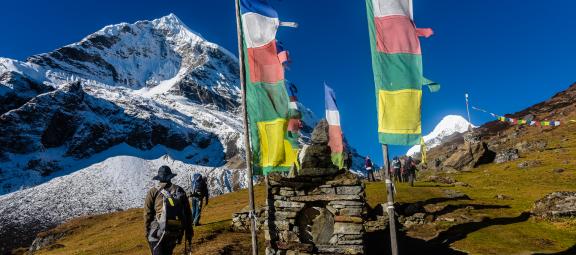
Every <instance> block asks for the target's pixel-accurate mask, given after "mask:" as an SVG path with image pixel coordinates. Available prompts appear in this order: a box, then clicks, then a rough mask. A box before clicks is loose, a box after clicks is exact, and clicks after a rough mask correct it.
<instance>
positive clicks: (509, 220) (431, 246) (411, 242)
mask: <svg viewBox="0 0 576 255" xmlns="http://www.w3.org/2000/svg"><path fill="white" fill-rule="evenodd" d="M528 218H530V213H527V212H524V213H522V214H520V215H519V216H516V217H502V218H485V219H484V220H482V221H480V222H468V223H463V224H459V225H455V226H453V227H451V228H449V229H447V230H446V231H443V232H441V233H440V234H439V235H438V237H436V238H434V239H432V240H429V241H425V240H422V239H417V238H412V237H409V236H407V235H406V233H405V232H401V231H399V232H398V249H399V253H400V254H427V255H436V254H438V255H452V254H467V253H464V252H461V251H457V250H454V249H452V248H450V245H451V244H452V243H454V242H456V241H459V240H462V239H464V238H466V236H468V234H470V233H473V232H476V231H478V230H480V229H483V228H486V227H489V226H494V225H508V224H514V223H519V222H524V221H526V220H528ZM396 224H397V226H401V225H400V223H398V222H397V223H396ZM389 240H390V235H389V230H388V229H386V230H384V231H377V232H372V233H367V234H366V243H367V245H368V247H367V254H382V252H383V251H385V252H386V251H390V241H389ZM572 249H574V248H572ZM567 252H568V253H558V254H573V253H569V252H570V250H569V251H567Z"/></svg>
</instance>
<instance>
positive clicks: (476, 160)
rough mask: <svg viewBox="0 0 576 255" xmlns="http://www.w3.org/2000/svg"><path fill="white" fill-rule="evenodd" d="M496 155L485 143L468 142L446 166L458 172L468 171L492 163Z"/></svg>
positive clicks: (448, 160)
mask: <svg viewBox="0 0 576 255" xmlns="http://www.w3.org/2000/svg"><path fill="white" fill-rule="evenodd" d="M495 156H496V153H494V152H493V151H491V150H490V149H488V145H487V144H486V143H484V142H478V143H470V142H466V143H464V145H463V146H462V147H460V148H459V149H458V150H457V151H456V152H455V153H454V154H452V156H450V157H449V158H448V159H446V161H444V166H445V167H449V168H453V169H456V170H467V169H470V168H474V167H477V166H479V165H482V164H488V163H492V162H493V161H494V158H495Z"/></svg>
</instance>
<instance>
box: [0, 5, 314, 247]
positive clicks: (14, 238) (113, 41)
mask: <svg viewBox="0 0 576 255" xmlns="http://www.w3.org/2000/svg"><path fill="white" fill-rule="evenodd" d="M238 76H239V70H238V59H237V58H236V57H235V56H234V55H233V54H231V53H230V52H229V51H227V50H225V49H223V48H222V47H220V46H218V45H216V44H213V43H211V42H209V41H207V40H205V39H204V38H202V37H201V36H200V35H199V34H197V33H195V32H193V31H191V30H190V29H189V28H188V27H187V26H186V25H184V23H182V22H181V21H180V20H179V19H178V18H177V17H176V16H175V15H173V14H170V15H168V16H165V17H162V18H159V19H156V20H152V21H138V22H136V23H134V24H128V23H122V24H117V25H110V26H106V27H104V28H103V29H101V30H100V31H97V32H96V33H94V34H91V35H89V36H87V37H86V38H84V39H82V40H81V41H80V42H78V43H73V44H70V45H67V46H64V47H62V48H59V49H57V50H55V51H52V52H49V53H45V54H39V55H35V56H32V57H29V58H28V59H27V60H26V61H18V60H13V59H7V58H0V254H3V253H4V252H5V251H7V250H6V249H8V248H14V247H18V246H24V245H28V244H29V243H30V242H31V241H32V239H33V238H34V235H35V233H37V232H38V231H41V230H45V229H46V228H49V227H52V226H54V225H56V224H59V223H61V222H62V221H64V220H67V219H70V218H73V217H78V216H82V215H91V214H98V213H107V212H112V211H117V210H125V209H129V208H134V207H141V206H142V201H143V199H144V196H145V194H146V190H147V189H148V188H150V187H151V186H152V185H153V182H152V181H151V178H152V176H153V175H154V174H155V173H156V171H157V169H158V167H159V166H160V165H168V166H170V167H171V168H172V169H173V170H174V171H175V172H176V173H177V174H178V176H177V177H176V179H175V182H176V183H177V184H179V185H181V186H183V187H188V186H189V181H188V178H189V176H190V175H192V174H194V173H197V172H199V173H203V174H204V175H206V176H207V177H208V179H209V187H210V194H211V195H219V194H222V193H226V192H230V191H234V190H237V189H239V188H245V179H246V172H245V169H244V166H245V164H244V160H243V159H244V156H243V155H244V149H243V139H242V121H241V118H240V116H241V114H239V113H240V109H239V100H240V89H239V80H238ZM299 107H300V108H301V111H302V113H303V120H304V122H305V123H304V124H305V125H304V128H303V132H304V136H303V137H304V138H306V137H309V133H310V132H311V131H312V127H313V125H315V123H316V122H317V118H316V116H315V115H314V114H313V113H312V112H311V111H310V110H309V109H307V108H306V107H304V106H303V105H302V104H299Z"/></svg>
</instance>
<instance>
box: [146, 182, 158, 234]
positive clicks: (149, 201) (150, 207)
mask: <svg viewBox="0 0 576 255" xmlns="http://www.w3.org/2000/svg"><path fill="white" fill-rule="evenodd" d="M155 214H156V212H155V211H154V190H153V189H150V191H148V194H146V199H145V200H144V226H145V231H146V237H148V233H150V224H151V223H152V221H154V216H155Z"/></svg>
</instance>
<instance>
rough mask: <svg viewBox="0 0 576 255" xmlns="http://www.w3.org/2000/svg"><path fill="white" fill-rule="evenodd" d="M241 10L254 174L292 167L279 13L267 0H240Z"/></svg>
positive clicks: (294, 157) (293, 160) (293, 158)
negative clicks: (279, 34)
mask: <svg viewBox="0 0 576 255" xmlns="http://www.w3.org/2000/svg"><path fill="white" fill-rule="evenodd" d="M240 13H241V22H242V36H243V42H244V49H243V50H244V55H245V56H246V58H245V59H244V60H243V61H244V66H245V67H246V68H245V69H246V106H247V111H248V122H249V128H250V138H251V150H252V155H253V157H252V165H253V170H254V174H256V175H259V174H264V175H266V174H268V173H270V172H273V171H289V170H290V168H291V167H292V165H293V164H295V162H296V155H295V152H294V150H293V149H292V146H291V144H290V141H289V140H288V139H287V135H286V133H287V127H288V117H289V116H288V114H289V100H288V93H287V92H286V87H285V81H284V67H283V65H282V62H283V61H284V58H283V57H282V55H283V54H280V56H279V51H278V49H277V47H276V31H277V29H278V26H279V24H280V21H279V19H278V13H277V12H276V10H274V9H273V8H272V7H271V6H270V5H269V4H268V1H267V0H241V1H240Z"/></svg>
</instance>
